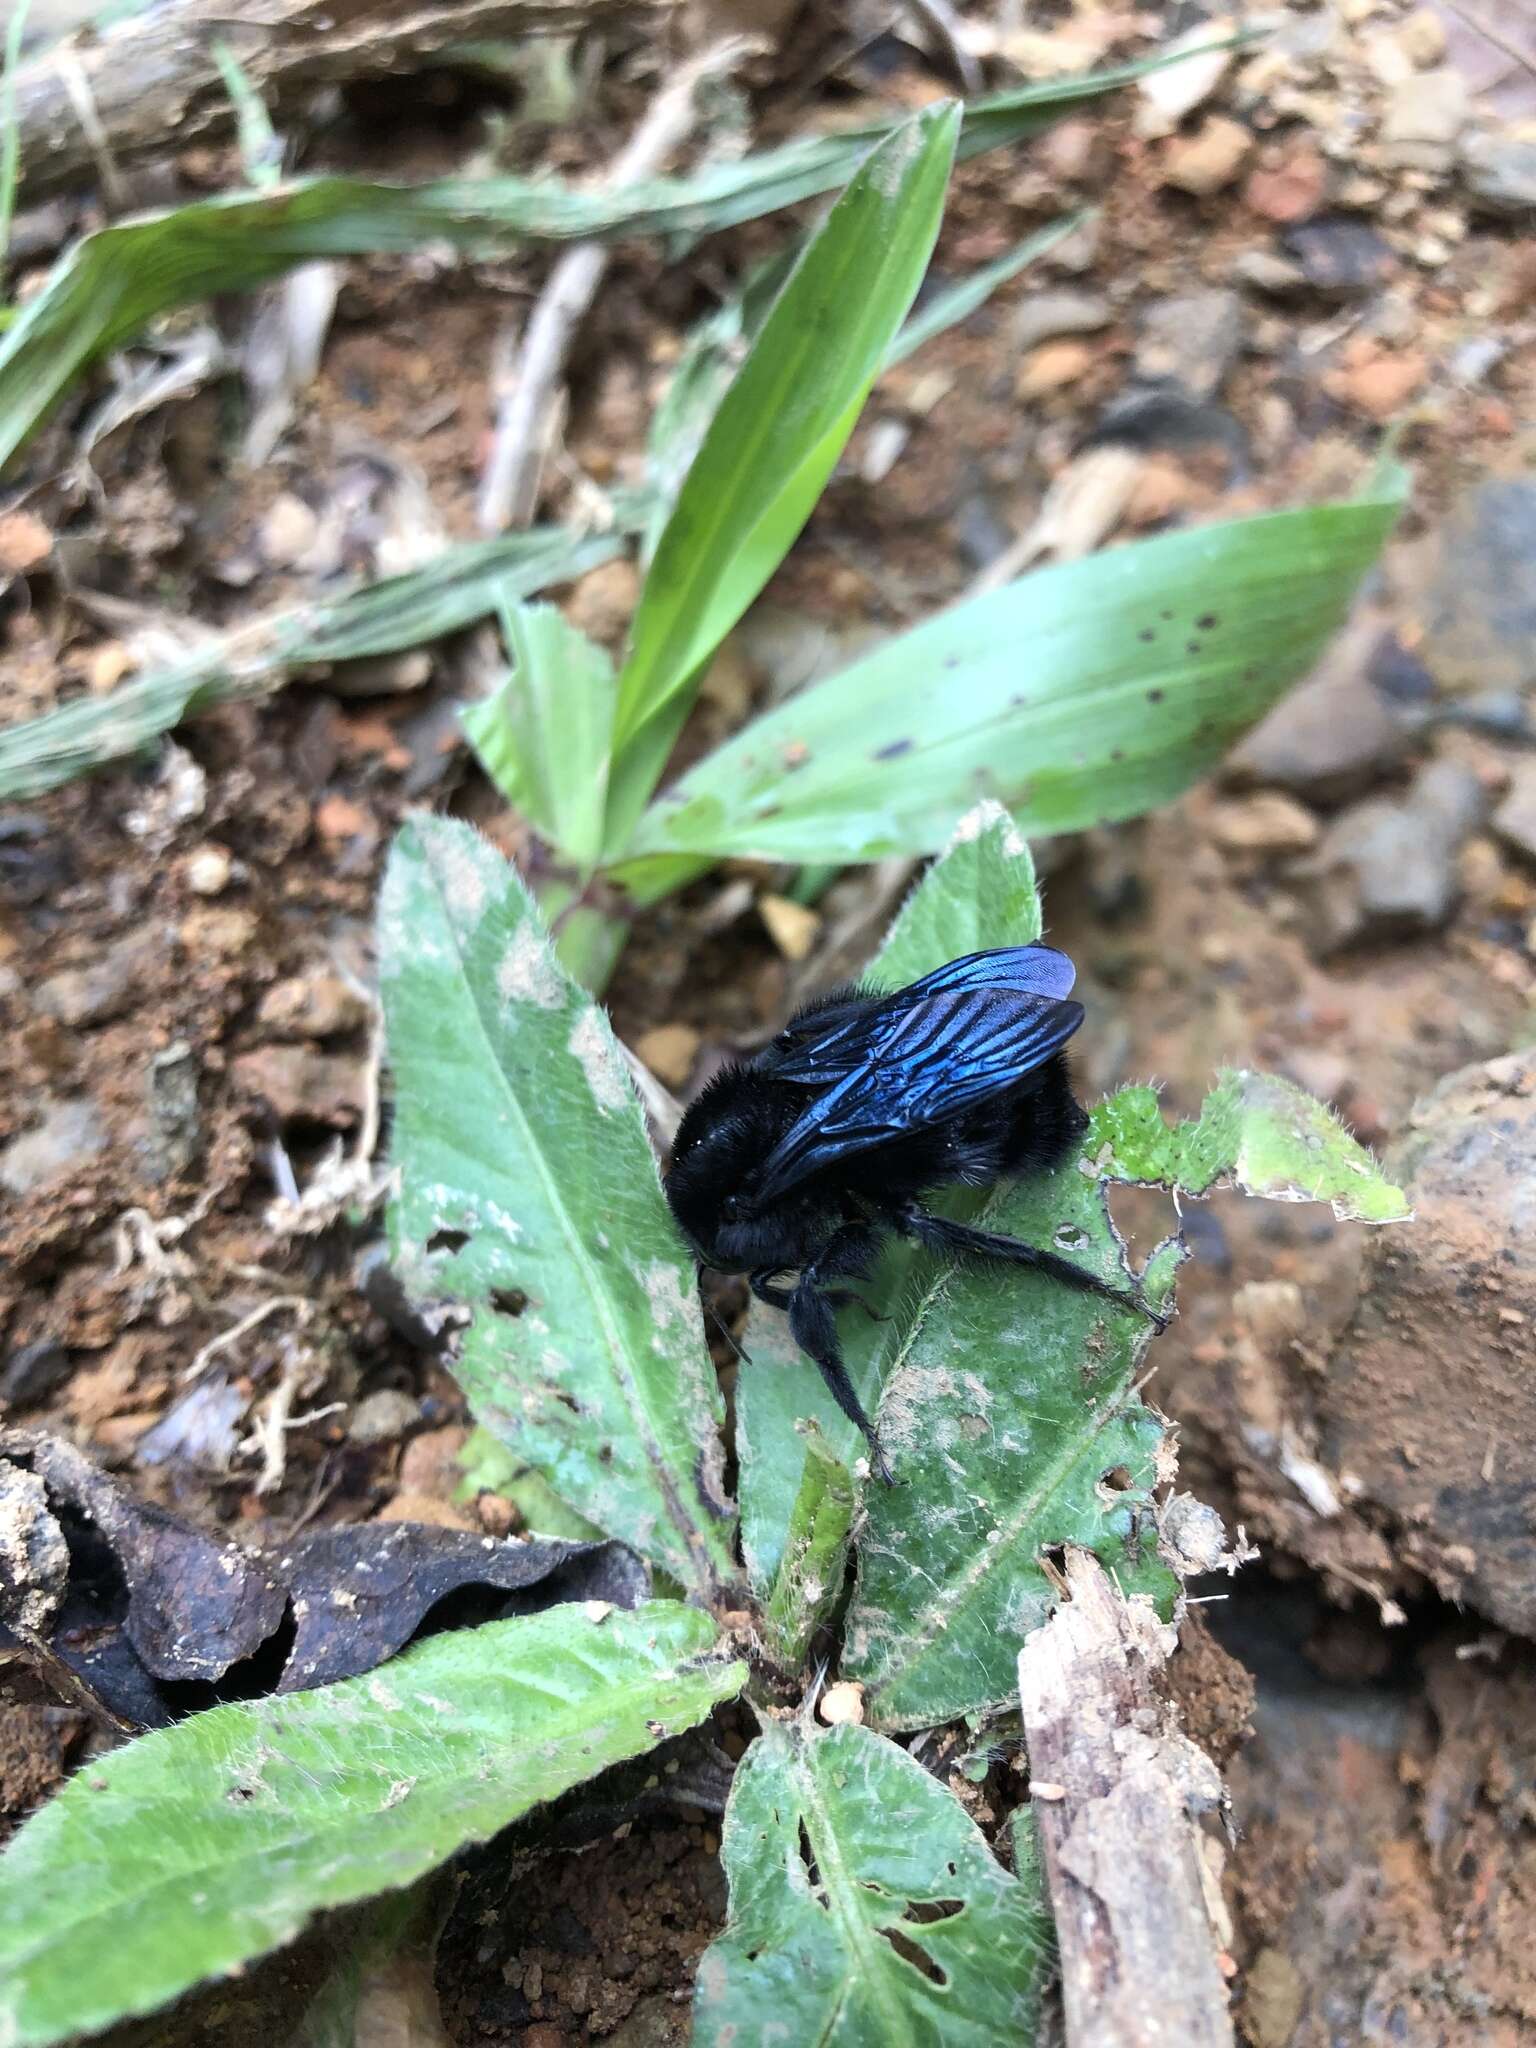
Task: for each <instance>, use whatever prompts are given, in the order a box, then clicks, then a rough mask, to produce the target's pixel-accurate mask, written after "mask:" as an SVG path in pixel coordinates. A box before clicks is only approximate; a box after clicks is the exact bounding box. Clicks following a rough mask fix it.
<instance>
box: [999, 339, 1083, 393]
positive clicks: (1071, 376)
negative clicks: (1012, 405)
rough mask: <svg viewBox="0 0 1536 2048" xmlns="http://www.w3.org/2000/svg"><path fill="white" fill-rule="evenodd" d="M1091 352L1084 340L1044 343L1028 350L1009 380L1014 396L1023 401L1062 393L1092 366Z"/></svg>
mask: <svg viewBox="0 0 1536 2048" xmlns="http://www.w3.org/2000/svg"><path fill="white" fill-rule="evenodd" d="M1093 360H1094V351H1093V350H1092V349H1091V348H1090V347H1089V346H1088V344H1087V342H1085V341H1047V342H1042V343H1041V345H1040V347H1039V348H1036V349H1031V350H1030V352H1029V354H1028V355H1027V356H1026V357H1025V358H1024V360H1023V362H1022V363H1021V364H1020V365H1019V369H1018V374H1017V376H1016V377H1015V378H1014V381H1013V389H1014V394H1015V396H1016V397H1018V398H1021V399H1023V400H1025V401H1026V402H1027V401H1028V400H1029V399H1032V398H1044V397H1046V396H1048V395H1049V393H1051V392H1053V391H1061V390H1064V389H1065V387H1066V386H1067V385H1068V384H1075V383H1076V382H1077V380H1078V379H1079V378H1080V377H1081V376H1083V375H1084V374H1085V373H1086V372H1087V371H1088V370H1090V369H1091V368H1092V367H1093Z"/></svg>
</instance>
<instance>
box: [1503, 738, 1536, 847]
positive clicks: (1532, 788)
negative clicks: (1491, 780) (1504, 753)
mask: <svg viewBox="0 0 1536 2048" xmlns="http://www.w3.org/2000/svg"><path fill="white" fill-rule="evenodd" d="M1493 829H1494V831H1495V832H1497V833H1498V835H1499V837H1500V838H1501V839H1502V840H1503V841H1504V842H1505V843H1506V845H1509V846H1512V847H1513V848H1514V849H1515V851H1516V853H1521V854H1524V856H1525V858H1526V859H1527V860H1533V861H1536V761H1522V762H1521V764H1520V766H1519V767H1518V768H1517V769H1516V770H1515V772H1514V775H1513V776H1512V777H1511V779H1510V785H1509V792H1508V794H1507V795H1506V796H1505V798H1504V801H1503V802H1502V803H1501V804H1500V805H1499V808H1498V809H1497V810H1496V811H1495V812H1494V814H1493Z"/></svg>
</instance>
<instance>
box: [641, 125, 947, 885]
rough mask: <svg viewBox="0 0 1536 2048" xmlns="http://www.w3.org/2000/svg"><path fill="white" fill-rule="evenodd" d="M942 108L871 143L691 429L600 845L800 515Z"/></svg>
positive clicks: (843, 411)
mask: <svg viewBox="0 0 1536 2048" xmlns="http://www.w3.org/2000/svg"><path fill="white" fill-rule="evenodd" d="M959 125H960V113H959V109H958V108H957V107H955V106H954V105H952V104H948V103H945V104H941V105H939V106H936V107H931V108H929V109H927V110H926V111H925V112H924V113H922V114H919V115H918V116H917V117H916V118H915V119H914V120H912V121H910V122H908V123H907V124H906V125H905V126H904V127H902V128H899V129H897V130H896V132H895V133H894V134H893V135H891V136H890V137H888V138H887V140H886V141H884V142H882V143H881V144H880V146H879V147H878V148H877V149H876V150H874V151H873V152H872V153H871V155H870V157H869V158H868V160H867V161H866V162H865V163H864V164H863V165H861V167H860V169H859V170H858V172H857V173H856V175H855V176H854V177H853V179H852V180H851V182H850V183H849V185H848V188H847V190H846V191H845V192H844V193H843V194H842V196H841V197H840V198H839V199H838V201H837V203H836V205H834V206H833V208H832V210H831V212H830V213H829V214H828V215H827V217H826V219H825V221H823V223H822V225H821V227H820V228H819V229H818V230H817V232H816V234H815V235H814V236H813V237H812V238H811V240H810V242H809V243H808V244H807V245H806V248H805V251H804V253H803V254H802V255H801V257H800V260H799V262H798V263H797V264H796V265H795V268H794V271H793V273H792V275H791V276H790V278H789V280H788V282H787V283H786V284H785V286H784V288H783V290H782V291H781V292H780V293H779V296H778V298H777V299H776V300H775V301H774V303H773V308H772V310H771V312H770V313H769V314H768V317H767V319H766V320H765V321H764V323H763V326H762V330H761V332H760V333H759V334H758V336H757V339H756V341H755V342H754V343H753V345H752V349H751V352H750V354H749V355H748V356H747V359H746V361H745V362H744V363H743V364H742V366H741V369H740V371H739V372H738V373H737V375H736V377H735V379H734V381H733V382H732V384H731V386H730V388H729V389H728V390H727V391H726V393H725V395H724V397H723V398H722V399H721V401H720V404H719V406H718V408H717V409H716V411H715V414H714V416H713V418H712V419H711V420H710V423H709V426H708V429H707V430H706V432H705V435H704V440H703V444H702V446H701V447H700V449H699V452H698V455H697V456H696V457H695V459H694V462H693V465H692V467H691V468H690V469H689V472H688V475H687V478H686V480H685V482H684V484H683V486H682V489H681V490H680V491H679V493H678V497H677V503H676V505H675V506H674V507H673V510H672V515H671V517H670V518H669V520H668V521H667V525H666V529H665V531H664V532H663V533H662V536H661V539H660V540H659V541H658V543H657V545H656V552H655V555H654V557H653V558H652V561H651V566H650V570H649V572H648V574H647V576H646V579H645V587H644V589H643V591H642V592H641V597H640V607H639V610H638V611H637V613H636V615H635V622H634V631H633V636H632V640H631V645H630V652H629V659H628V660H627V661H626V663H625V665H624V670H623V673H622V674H621V676H620V677H619V709H618V717H617V721H616V724H615V732H614V737H615V745H616V749H617V752H618V760H617V763H616V766H615V771H614V794H613V799H612V802H611V805H610V823H609V837H610V844H612V845H614V846H616V847H618V848H621V849H622V848H623V847H624V846H625V844H626V841H627V839H628V836H629V831H630V828H631V826H632V825H633V823H634V820H635V818H636V817H637V816H638V815H639V812H640V810H641V808H642V806H643V805H644V803H645V801H646V799H647V798H648V797H649V795H650V793H651V791H652V789H653V788H654V787H655V784H656V781H657V778H658V777H659V776H660V774H661V771H662V769H663V767H664V766H665V765H666V760H667V756H668V755H669V754H670V753H671V751H672V746H673V743H674V742H675V740H676V738H677V734H678V732H679V730H680V728H681V725H682V721H683V719H684V718H685V717H686V715H687V709H688V705H689V703H690V702H691V693H690V691H689V685H690V684H692V683H695V682H696V680H697V677H698V675H699V672H700V670H701V669H702V667H703V664H704V663H705V662H706V661H707V660H708V659H709V657H710V655H711V654H713V652H714V651H715V649H716V647H718V646H719V644H720V642H721V640H722V639H723V638H724V637H725V635H726V634H727V633H728V632H729V631H730V629H731V627H732V626H733V625H735V623H736V621H737V620H738V619H739V618H740V617H741V615H742V613H743V612H744V611H745V610H746V608H747V606H748V605H749V604H750V603H751V602H752V600H753V598H754V597H756V596H757V594H758V592H759V591H760V590H761V589H762V587H763V585H764V584H765V583H766V582H767V580H768V578H769V577H770V576H771V575H772V574H773V572H774V570H775V569H776V568H777V567H778V565H779V563H780V562H781V561H782V560H783V558H784V556H785V554H786V553H787V552H788V549H789V547H790V544H791V542H792V541H793V540H794V538H795V536H796V535H797V534H798V533H799V531H800V529H801V527H802V526H804V524H805V522H806V520H807V519H808V518H809V517H810V515H811V510H812V508H813V507H814V505H815V503H816V500H817V499H818V498H819V497H820V496H821V492H822V488H823V486H824V485H825V483H826V480H827V478H828V477H829V476H830V475H831V473H832V468H833V465H834V464H835V463H836V461H837V458H838V456H839V455H840V454H841V452H842V449H843V445H844V443H845V442H846V441H847V439H848V436H849V434H850V433H851V432H852V431H853V425H854V422H855V420H856V419H857V418H858V416H859V412H860V410H861V409H862V407H863V404H864V400H865V398H866V396H867V395H868V392H869V388H870V386H871V384H873V382H874V380H875V378H876V376H877V375H878V373H879V370H880V366H881V364H882V362H883V361H884V359H885V355H886V351H887V350H888V349H889V348H890V346H891V342H892V340H893V339H894V337H895V335H896V333H897V332H898V330H899V328H900V326H901V323H902V320H903V319H904V318H905V316H906V312H907V309H908V307H909V306H910V305H911V303H912V300H913V299H914V297H915V296H916V294H917V288H918V286H919V284H921V282H922V278H923V272H924V271H925V270H926V269H927V267H928V258H929V256H930V254H931V253H932V250H933V244H934V241H935V239H936V237H937V235H938V232H939V222H940V219H941V218H942V215H943V210H944V191H945V187H946V185H947V184H948V181H949V169H950V164H951V162H952V161H953V158H954V152H955V142H956V138H957V136H958V133H959Z"/></svg>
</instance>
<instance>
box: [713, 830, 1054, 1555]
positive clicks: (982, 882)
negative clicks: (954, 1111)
mask: <svg viewBox="0 0 1536 2048" xmlns="http://www.w3.org/2000/svg"><path fill="white" fill-rule="evenodd" d="M1039 936H1040V903H1039V898H1038V896H1037V894H1036V891H1035V867H1034V862H1033V861H1032V860H1031V859H1030V856H1029V848H1028V847H1027V846H1026V845H1025V843H1024V840H1023V839H1022V837H1021V836H1020V834H1019V831H1018V829H1017V827H1016V826H1015V825H1014V822H1013V820H1012V819H1011V818H1010V817H1009V816H1008V814H1007V812H1006V811H1004V810H1003V809H1002V807H1001V806H1000V805H998V804H992V803H987V804H979V805H977V807H976V808H975V809H974V810H973V811H971V812H970V813H969V814H968V815H967V816H966V817H965V818H963V819H962V820H961V822H960V825H959V827H958V829H957V830H956V832H955V836H954V840H953V842H952V843H951V845H950V847H949V850H948V852H947V853H945V854H944V856H943V857H942V859H940V860H937V861H935V862H934V864H933V866H932V867H931V868H930V869H929V870H928V872H927V874H926V875H925V876H924V877H923V879H922V881H921V882H920V883H919V884H918V886H917V888H915V889H914V890H913V891H912V893H911V895H910V896H909V897H908V898H907V900H906V902H905V903H904V904H903V906H902V908H901V909H900V911H898V913H897V915H896V921H895V923H894V924H893V925H892V926H891V929H890V933H889V935H888V936H887V938H886V941H885V944H884V946H883V947H882V948H881V949H880V952H879V954H878V955H877V957H876V958H875V960H874V961H873V962H872V963H871V965H870V968H869V972H868V979H869V981H870V982H871V983H873V984H874V985H876V986H878V987H882V988H901V987H902V986H904V984H905V983H907V982H909V981H916V980H917V978H918V977H919V975H923V974H927V973H928V972H929V971H930V970H931V969H932V968H935V967H941V966H942V965H943V964H944V962H945V961H946V960H953V959H956V958H957V957H958V956H959V955H960V954H962V953H974V952H978V951H979V950H980V949H981V948H983V947H985V946H1027V945H1030V944H1031V943H1032V942H1033V941H1034V940H1036V939H1038V938H1039ZM979 1199H980V1198H979V1197H978V1196H977V1195H976V1194H974V1193H971V1192H966V1191H959V1192H956V1193H955V1194H953V1195H952V1196H951V1197H950V1198H948V1199H946V1200H945V1201H942V1202H940V1203H936V1204H935V1207H942V1208H945V1209H946V1210H947V1211H948V1213H950V1214H953V1215H957V1216H958V1215H962V1214H967V1213H973V1212H974V1210H975V1209H976V1207H977V1206H978V1204H979ZM931 1264H932V1261H931V1259H930V1257H929V1255H928V1254H927V1253H926V1252H924V1251H922V1250H921V1249H920V1248H918V1247H917V1246H914V1245H909V1244H903V1243H892V1244H890V1245H888V1246H887V1247H886V1249H885V1251H884V1252H883V1254H882V1256H881V1260H880V1264H879V1267H878V1269H877V1271H876V1273H875V1275H874V1277H873V1280H872V1283H871V1285H870V1286H869V1287H867V1288H866V1289H865V1290H864V1291H865V1292H866V1293H867V1294H868V1295H869V1298H870V1301H871V1303H872V1304H873V1305H875V1306H876V1307H878V1308H880V1309H882V1310H883V1311H884V1312H885V1313H887V1314H891V1315H893V1316H894V1317H895V1320H893V1321H891V1322H888V1323H875V1322H872V1321H870V1320H869V1319H868V1318H867V1317H865V1316H864V1315H862V1314H860V1313H859V1312H858V1311H857V1310H854V1311H852V1312H851V1313H846V1314H844V1315H842V1316H840V1317H839V1319H838V1331H839V1335H840V1337H841V1339H842V1343H843V1350H844V1356H845V1358H846V1360H847V1364H848V1370H849V1372H850V1374H851V1375H852V1378H853V1382H854V1384H855V1386H856V1387H857V1388H858V1390H859V1397H860V1399H861V1400H862V1401H863V1402H864V1405H865V1407H866V1408H867V1409H868V1411H869V1412H870V1413H871V1414H873V1413H874V1408H875V1403H876V1401H877V1400H878V1398H879V1393H880V1387H881V1384H882V1382H883V1380H884V1377H885V1375H886V1373H887V1372H888V1371H889V1370H890V1366H891V1361H892V1359H893V1358H894V1357H895V1356H896V1354H897V1351H898V1349H899V1346H900V1341H901V1331H902V1329H903V1327H904V1325H903V1323H902V1320H901V1309H900V1305H901V1304H902V1302H903V1301H904V1299H905V1298H906V1296H907V1293H908V1291H909V1290H910V1289H911V1288H913V1286H914V1285H915V1284H916V1275H917V1274H919V1273H922V1272H926V1271H927V1270H929V1268H930V1266H931ZM745 1349H746V1351H747V1354H748V1356H749V1358H750V1360H751V1363H750V1364H749V1365H747V1366H745V1367H743V1369H742V1371H741V1373H740V1375H739V1376H738V1378H737V1382H736V1439H737V1450H738V1453H739V1456H740V1459H741V1512H742V1542H743V1547H744V1549H745V1553H746V1560H747V1566H748V1569H749V1571H750V1574H751V1577H752V1582H753V1584H754V1586H756V1587H757V1589H758V1590H759V1592H761V1593H763V1594H765V1595H766V1594H767V1592H768V1589H769V1588H770V1587H771V1586H772V1585H773V1583H774V1579H775V1575H776V1574H777V1572H778V1570H779V1566H780V1560H781V1558H782V1556H783V1551H784V1540H785V1528H786V1524H787V1521H788V1518H789V1515H790V1511H791V1504H792V1503H793V1501H794V1500H795V1497H796V1489H797V1487H798V1486H799V1485H800V1483H801V1475H802V1472H803V1470H804V1467H805V1462H806V1448H805V1440H804V1438H803V1437H802V1436H801V1435H800V1434H799V1432H798V1430H797V1428H796V1424H797V1422H798V1420H799V1419H800V1418H801V1417H811V1418H813V1419H814V1421H815V1423H816V1424H817V1426H818V1428H819V1430H820V1433H821V1437H822V1440H823V1442H824V1443H825V1444H826V1446H827V1448H828V1450H829V1451H830V1452H831V1453H832V1455H833V1456H834V1457H836V1458H838V1459H840V1460H841V1461H842V1462H843V1463H844V1464H845V1465H847V1466H849V1467H853V1466H855V1465H857V1464H859V1463H861V1462H862V1458H863V1449H864V1446H863V1439H862V1438H861V1437H860V1436H859V1433H858V1431H857V1430H856V1429H855V1428H854V1426H853V1424H852V1423H851V1422H849V1420H848V1418H847V1417H846V1416H845V1415H844V1414H843V1413H842V1411H841V1409H839V1408H838V1406H837V1404H836V1403H835V1402H834V1401H833V1399H832V1397H831V1395H830V1394H829V1393H828V1392H827V1390H826V1388H825V1386H824V1385H823V1384H822V1379H821V1375H820V1373H819V1372H817V1370H816V1368H815V1366H814V1365H812V1363H811V1362H810V1360H809V1359H808V1358H807V1357H806V1356H805V1354H804V1353H803V1352H802V1351H800V1350H799V1349H798V1348H797V1347H796V1345H795V1343H794V1340H793V1339H792V1338H791V1336H790V1334H789V1327H788V1324H787V1323H786V1321H785V1318H784V1317H783V1316H782V1315H781V1314H780V1313H779V1312H778V1311H777V1310H776V1309H769V1308H763V1307H761V1306H760V1305H759V1304H756V1303H754V1304H753V1308H752V1314H751V1319H750V1321H749V1323H748V1326H747V1334H746V1338H745Z"/></svg>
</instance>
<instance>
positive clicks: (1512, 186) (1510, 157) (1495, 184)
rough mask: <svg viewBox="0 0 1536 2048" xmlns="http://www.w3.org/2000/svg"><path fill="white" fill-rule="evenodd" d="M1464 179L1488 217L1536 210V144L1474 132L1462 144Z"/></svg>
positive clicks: (1494, 132) (1499, 134)
mask: <svg viewBox="0 0 1536 2048" xmlns="http://www.w3.org/2000/svg"><path fill="white" fill-rule="evenodd" d="M1461 170H1462V178H1463V181H1464V182H1465V184H1466V187H1467V190H1468V191H1469V192H1470V193H1471V195H1472V197H1473V198H1474V199H1476V200H1477V201H1478V202H1479V204H1480V205H1481V206H1482V208H1483V209H1484V211H1486V212H1488V213H1504V214H1521V213H1529V212H1531V211H1532V210H1533V209H1536V142H1522V141H1520V140H1519V138H1518V137H1516V136H1514V135H1510V134H1506V133H1503V132H1501V131H1500V130H1499V129H1497V128H1494V129H1474V130H1473V131H1472V133H1471V134H1469V135H1465V136H1463V138H1462V143H1461Z"/></svg>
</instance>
